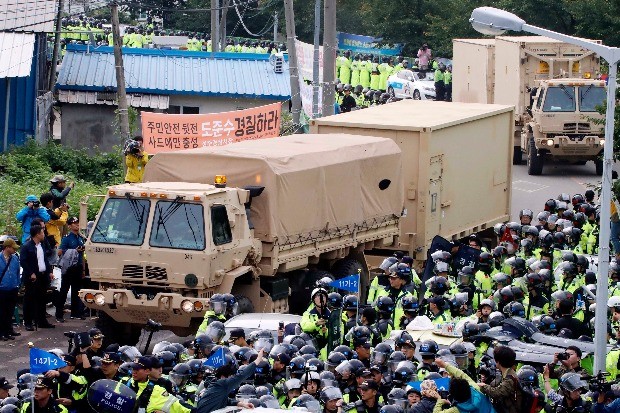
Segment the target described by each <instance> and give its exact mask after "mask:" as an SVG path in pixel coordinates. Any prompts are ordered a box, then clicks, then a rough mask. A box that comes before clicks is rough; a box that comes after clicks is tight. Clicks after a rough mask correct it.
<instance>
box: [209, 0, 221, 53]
mask: <svg viewBox="0 0 620 413" xmlns="http://www.w3.org/2000/svg"><path fill="white" fill-rule="evenodd" d="M219 5H220V1H219V0H211V50H212V51H213V52H214V53H215V52H219V51H220V30H219V29H220V28H219V23H220V19H219V13H218V12H219V9H218V7H219Z"/></svg>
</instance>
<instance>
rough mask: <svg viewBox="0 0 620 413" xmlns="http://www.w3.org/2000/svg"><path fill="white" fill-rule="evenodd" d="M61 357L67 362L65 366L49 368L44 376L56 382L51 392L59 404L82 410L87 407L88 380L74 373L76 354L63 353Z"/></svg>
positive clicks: (74, 409)
mask: <svg viewBox="0 0 620 413" xmlns="http://www.w3.org/2000/svg"><path fill="white" fill-rule="evenodd" d="M80 358H81V357H80ZM62 359H63V361H64V362H65V363H67V365H66V366H64V367H61V368H59V369H58V370H49V371H48V372H46V373H45V375H44V376H45V377H46V378H51V379H55V380H56V381H57V382H58V385H57V386H56V387H54V389H53V394H54V398H55V399H56V401H57V402H58V403H59V404H61V405H63V406H65V407H66V408H67V409H71V410H72V411H82V409H85V408H87V401H86V392H87V390H88V380H86V377H84V376H82V375H78V374H75V366H76V364H77V358H76V356H74V355H72V354H65V355H63V356H62Z"/></svg>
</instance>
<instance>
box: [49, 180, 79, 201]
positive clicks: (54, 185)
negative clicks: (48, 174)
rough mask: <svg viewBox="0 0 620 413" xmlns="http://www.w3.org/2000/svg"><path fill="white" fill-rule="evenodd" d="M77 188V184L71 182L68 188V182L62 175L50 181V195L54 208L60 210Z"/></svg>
mask: <svg viewBox="0 0 620 413" xmlns="http://www.w3.org/2000/svg"><path fill="white" fill-rule="evenodd" d="M73 188H75V182H71V183H70V184H69V186H67V180H66V179H65V177H64V176H62V175H54V177H53V178H52V179H50V192H49V193H50V194H52V197H53V200H52V205H53V208H54V209H56V208H60V206H61V205H63V204H64V203H66V200H67V196H68V195H69V192H71V190H72V189H73Z"/></svg>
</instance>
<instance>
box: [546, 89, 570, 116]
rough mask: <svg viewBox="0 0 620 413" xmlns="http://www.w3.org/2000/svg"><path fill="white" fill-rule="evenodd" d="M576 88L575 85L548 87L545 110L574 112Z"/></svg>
mask: <svg viewBox="0 0 620 413" xmlns="http://www.w3.org/2000/svg"><path fill="white" fill-rule="evenodd" d="M574 111H575V88H574V87H573V86H564V85H561V86H553V87H550V88H548V89H547V93H546V94H545V103H544V104H543V112H574Z"/></svg>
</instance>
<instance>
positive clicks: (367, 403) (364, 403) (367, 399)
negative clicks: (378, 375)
mask: <svg viewBox="0 0 620 413" xmlns="http://www.w3.org/2000/svg"><path fill="white" fill-rule="evenodd" d="M359 392H360V399H359V400H357V401H356V402H354V403H350V404H348V405H347V406H346V407H345V408H344V409H343V410H344V411H345V412H351V413H353V412H356V413H378V412H379V410H380V409H381V407H382V405H381V404H380V403H379V398H378V396H377V394H378V393H379V385H378V384H377V382H376V381H374V380H372V379H367V380H364V381H363V382H362V384H361V385H360V386H359Z"/></svg>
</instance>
